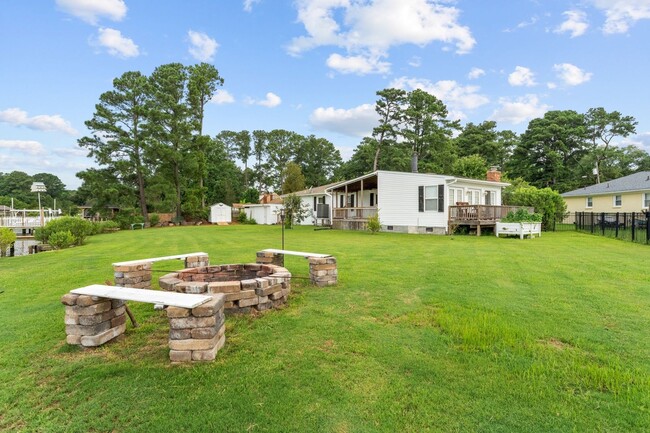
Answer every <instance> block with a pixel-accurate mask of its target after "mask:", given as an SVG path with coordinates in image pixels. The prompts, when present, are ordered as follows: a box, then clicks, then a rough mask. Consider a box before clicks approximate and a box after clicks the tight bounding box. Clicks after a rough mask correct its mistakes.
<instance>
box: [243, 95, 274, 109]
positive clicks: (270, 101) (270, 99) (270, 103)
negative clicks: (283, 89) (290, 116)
mask: <svg viewBox="0 0 650 433" xmlns="http://www.w3.org/2000/svg"><path fill="white" fill-rule="evenodd" d="M249 103H251V104H257V105H261V106H262V107H268V108H273V107H277V106H278V105H280V104H281V103H282V98H280V97H279V96H278V95H276V94H275V93H273V92H268V93H267V94H266V99H264V100H262V101H255V100H249Z"/></svg>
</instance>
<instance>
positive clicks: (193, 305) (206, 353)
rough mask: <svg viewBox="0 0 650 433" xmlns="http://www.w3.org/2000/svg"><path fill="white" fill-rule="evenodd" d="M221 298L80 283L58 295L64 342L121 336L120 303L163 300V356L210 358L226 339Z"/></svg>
mask: <svg viewBox="0 0 650 433" xmlns="http://www.w3.org/2000/svg"><path fill="white" fill-rule="evenodd" d="M225 298H226V296H225V295H224V294H221V293H217V294H213V295H211V296H207V295H197V294H187V293H176V292H163V291H160V290H148V289H137V288H133V287H115V286H106V285H100V284H94V285H91V286H86V287H81V288H79V289H74V290H71V291H70V293H68V294H66V295H64V296H63V297H62V298H61V303H63V304H64V305H65V306H66V307H65V325H66V326H65V330H66V335H67V337H66V342H67V343H68V344H76V345H80V346H82V347H96V346H100V345H102V344H104V343H107V342H109V341H111V340H113V339H115V338H117V337H119V336H120V335H122V334H124V332H125V331H126V314H125V312H126V305H125V303H124V301H138V302H147V303H151V304H163V305H165V306H168V307H167V317H168V318H169V328H170V329H169V349H170V350H169V359H170V360H171V361H172V362H185V361H211V360H213V359H214V358H215V356H216V354H217V351H218V350H219V349H221V348H222V347H223V346H224V344H225V342H226V336H225V330H226V327H225V315H224V304H225Z"/></svg>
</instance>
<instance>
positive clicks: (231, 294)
mask: <svg viewBox="0 0 650 433" xmlns="http://www.w3.org/2000/svg"><path fill="white" fill-rule="evenodd" d="M159 285H160V288H161V289H163V290H168V291H173V292H181V293H205V294H213V293H223V294H224V295H225V297H226V299H225V300H226V302H225V305H224V308H225V311H226V312H227V313H228V312H230V313H237V312H241V313H244V312H250V311H251V310H252V309H253V308H254V309H255V310H257V311H264V310H268V309H271V308H277V307H279V306H281V305H283V304H284V303H286V301H287V297H288V296H289V292H290V291H291V273H290V272H289V271H288V270H287V269H286V268H283V267H281V266H276V265H264V264H256V263H247V264H235V265H216V266H202V267H196V268H187V269H183V270H180V271H178V272H173V273H171V274H167V275H164V276H162V277H160V280H159Z"/></svg>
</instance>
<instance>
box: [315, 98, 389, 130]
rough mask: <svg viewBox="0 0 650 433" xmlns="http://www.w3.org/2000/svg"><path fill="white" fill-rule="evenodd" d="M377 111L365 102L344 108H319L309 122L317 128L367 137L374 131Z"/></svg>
mask: <svg viewBox="0 0 650 433" xmlns="http://www.w3.org/2000/svg"><path fill="white" fill-rule="evenodd" d="M377 120H378V119H377V113H376V112H375V106H374V105H372V104H363V105H359V106H358V107H354V108H350V109H347V110H346V109H343V108H334V107H327V108H323V107H320V108H317V109H316V110H314V111H313V113H312V114H311V116H310V117H309V122H310V123H311V125H312V126H314V128H316V129H320V130H326V131H332V132H336V133H339V134H343V135H349V136H352V137H365V136H369V135H370V134H371V133H372V128H374V127H375V126H376V125H377Z"/></svg>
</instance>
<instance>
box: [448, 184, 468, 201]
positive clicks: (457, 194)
mask: <svg viewBox="0 0 650 433" xmlns="http://www.w3.org/2000/svg"><path fill="white" fill-rule="evenodd" d="M464 201H465V194H464V193H463V189H462V188H449V204H450V205H458V203H463V202H464Z"/></svg>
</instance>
